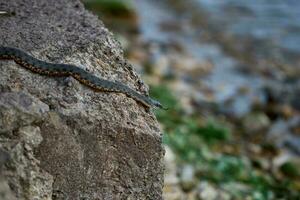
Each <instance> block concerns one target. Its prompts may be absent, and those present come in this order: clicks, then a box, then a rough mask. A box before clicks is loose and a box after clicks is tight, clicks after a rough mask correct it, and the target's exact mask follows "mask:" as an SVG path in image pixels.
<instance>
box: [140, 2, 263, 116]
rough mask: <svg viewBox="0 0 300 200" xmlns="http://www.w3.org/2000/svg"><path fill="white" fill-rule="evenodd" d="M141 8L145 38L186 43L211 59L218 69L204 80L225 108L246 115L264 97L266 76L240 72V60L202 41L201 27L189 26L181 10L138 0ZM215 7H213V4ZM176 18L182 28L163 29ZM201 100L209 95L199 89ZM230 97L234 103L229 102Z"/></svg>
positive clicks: (191, 50) (190, 49) (195, 52)
mask: <svg viewBox="0 0 300 200" xmlns="http://www.w3.org/2000/svg"><path fill="white" fill-rule="evenodd" d="M135 2H136V4H135V5H136V6H137V8H138V9H137V11H138V13H139V18H140V29H141V32H142V35H143V38H144V39H145V40H148V41H156V42H158V43H163V44H164V43H172V42H174V41H176V42H178V43H180V44H182V45H183V46H184V48H185V49H186V50H187V51H188V52H189V54H191V55H193V56H194V57H195V58H197V59H198V60H199V61H201V60H202V61H203V60H210V61H211V62H212V63H213V65H214V70H213V71H212V73H210V75H208V76H207V77H206V78H202V83H203V84H204V85H206V86H207V87H208V88H210V89H211V90H212V91H213V95H214V101H215V102H216V103H217V104H218V105H219V107H220V108H222V112H225V113H228V114H231V115H235V116H243V115H244V114H246V113H248V112H250V111H251V107H252V102H253V100H254V99H258V100H260V101H264V96H263V94H262V92H261V88H262V87H263V80H261V78H260V77H257V76H251V75H246V74H241V73H239V72H238V70H237V69H238V66H239V64H238V62H237V61H236V60H235V59H234V58H232V57H229V56H227V55H226V54H225V53H224V52H223V51H222V48H221V47H220V46H219V45H218V44H216V43H204V42H199V41H198V38H199V33H198V32H197V28H198V27H193V26H189V25H188V23H186V21H185V20H186V18H185V17H184V15H185V14H184V13H181V14H183V17H182V16H179V15H180V14H179V13H177V11H175V10H174V8H173V9H172V7H170V6H168V4H165V3H163V2H162V1H156V0H152V1H150V0H136V1H135ZM212 8H213V7H212ZM165 21H171V22H175V23H176V24H177V25H179V26H180V27H181V29H180V31H170V30H164V29H161V23H162V22H165ZM241 88H247V89H248V92H247V93H246V94H240V93H239V90H240V89H241ZM197 100H199V103H200V104H202V103H201V102H203V101H204V102H205V101H206V97H205V96H203V95H202V93H201V92H200V91H199V96H198V97H197ZM228 101H230V102H231V103H230V104H228Z"/></svg>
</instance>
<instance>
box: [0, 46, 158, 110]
mask: <svg viewBox="0 0 300 200" xmlns="http://www.w3.org/2000/svg"><path fill="white" fill-rule="evenodd" d="M0 59H6V60H7V59H8V60H14V61H15V62H16V63H17V64H19V65H21V66H22V67H25V68H26V69H29V70H30V71H32V72H34V73H37V74H40V75H47V76H72V77H74V78H75V79H76V80H78V81H79V82H81V83H82V84H84V85H86V86H88V87H90V88H92V89H94V90H96V91H104V92H117V93H123V94H126V95H127V96H129V97H131V98H133V99H134V100H136V101H137V102H139V103H141V104H143V105H144V106H146V107H148V108H151V107H157V108H163V107H162V105H161V104H160V102H158V101H156V100H154V99H152V98H150V97H149V96H146V95H142V94H140V93H138V92H136V91H135V90H133V89H131V88H130V87H128V86H126V85H124V84H123V83H121V82H113V81H109V80H105V79H102V78H99V77H97V76H94V75H93V74H91V73H89V72H87V71H85V70H84V69H82V68H80V67H77V66H75V65H71V64H56V63H49V62H45V61H42V60H39V59H37V58H35V57H33V56H31V55H29V54H27V53H26V52H24V51H22V50H20V49H17V48H14V47H5V46H0Z"/></svg>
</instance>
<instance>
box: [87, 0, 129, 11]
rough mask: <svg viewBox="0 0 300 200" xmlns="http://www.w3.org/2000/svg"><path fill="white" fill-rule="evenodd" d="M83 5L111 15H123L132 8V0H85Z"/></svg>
mask: <svg viewBox="0 0 300 200" xmlns="http://www.w3.org/2000/svg"><path fill="white" fill-rule="evenodd" d="M84 5H85V7H86V8H88V9H90V10H95V11H98V12H104V13H106V14H113V15H123V14H126V13H131V12H132V11H133V10H134V7H133V3H132V0H85V1H84Z"/></svg>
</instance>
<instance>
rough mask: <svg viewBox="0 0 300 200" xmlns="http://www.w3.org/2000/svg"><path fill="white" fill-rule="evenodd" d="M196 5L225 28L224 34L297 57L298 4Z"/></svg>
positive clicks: (232, 1)
mask: <svg viewBox="0 0 300 200" xmlns="http://www.w3.org/2000/svg"><path fill="white" fill-rule="evenodd" d="M197 1H198V2H199V3H200V5H201V6H202V7H203V8H204V10H205V11H206V12H208V13H209V14H210V16H211V17H212V19H213V20H216V21H218V22H219V23H224V24H226V31H228V32H230V33H233V34H235V35H237V36H242V37H245V36H250V37H254V38H257V39H262V40H272V42H273V43H274V44H276V45H278V46H279V47H281V48H283V49H286V50H288V51H294V52H297V53H300V1H299V0H248V1H241V0H197Z"/></svg>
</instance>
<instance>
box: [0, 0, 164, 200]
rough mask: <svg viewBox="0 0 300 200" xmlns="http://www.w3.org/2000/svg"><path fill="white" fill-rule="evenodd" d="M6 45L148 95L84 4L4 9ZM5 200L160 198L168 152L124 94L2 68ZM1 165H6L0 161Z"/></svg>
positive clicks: (36, 3) (43, 2)
mask: <svg viewBox="0 0 300 200" xmlns="http://www.w3.org/2000/svg"><path fill="white" fill-rule="evenodd" d="M0 8H1V9H2V10H5V11H9V13H10V15H0V30H1V31H0V45H4V46H14V47H18V48H21V49H23V50H25V51H26V52H28V53H30V54H32V55H34V56H35V57H37V58H39V59H42V60H45V61H49V62H57V63H72V64H76V65H79V66H84V68H85V69H86V70H88V71H90V72H91V73H94V74H95V75H97V76H99V77H103V78H106V79H109V80H117V81H120V82H123V83H126V84H127V85H129V86H130V87H132V88H134V89H136V90H138V91H139V92H142V93H146V92H147V87H146V86H145V84H143V82H142V81H141V80H140V78H139V77H138V75H137V74H136V73H135V72H134V71H133V70H132V68H131V66H130V65H129V64H128V63H127V62H126V61H125V60H124V58H123V52H122V50H121V48H120V45H119V43H117V42H116V41H115V40H114V39H112V38H113V37H112V34H111V33H110V32H109V31H108V30H107V29H106V28H105V27H104V26H103V24H102V23H101V22H100V21H99V20H98V19H97V18H96V17H95V16H93V15H92V14H90V13H89V12H87V11H86V10H85V9H84V8H83V6H82V4H81V3H80V2H79V0H72V1H68V0H50V1H49V0H33V1H28V0H14V1H3V0H1V1H0ZM0 148H2V149H4V150H5V151H6V152H8V154H9V157H10V158H9V159H8V160H7V159H4V160H5V163H4V164H3V166H0V169H1V173H0V191H1V195H4V196H0V198H1V199H20V200H23V199H24V200H25V199H26V200H27V199H30V200H32V199H47V200H48V199H70V200H77V199H162V197H161V194H162V185H163V162H162V159H163V154H164V151H163V147H162V145H161V132H160V130H159V125H158V123H157V121H156V119H155V117H154V115H153V114H152V113H151V111H147V110H146V109H145V108H144V107H143V106H142V105H140V104H138V103H137V102H136V101H134V100H133V99H131V98H128V97H126V96H125V95H124V94H116V93H104V92H103V93H102V92H94V91H93V90H91V89H89V88H87V87H86V86H84V85H82V84H80V83H79V82H77V81H76V80H74V79H73V78H63V77H61V78H53V77H45V76H40V75H37V74H33V73H31V72H30V71H28V70H26V69H24V68H22V67H20V66H19V65H17V64H15V63H14V62H13V61H0ZM1 162H2V161H1Z"/></svg>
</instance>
